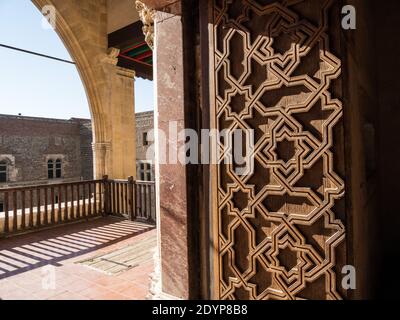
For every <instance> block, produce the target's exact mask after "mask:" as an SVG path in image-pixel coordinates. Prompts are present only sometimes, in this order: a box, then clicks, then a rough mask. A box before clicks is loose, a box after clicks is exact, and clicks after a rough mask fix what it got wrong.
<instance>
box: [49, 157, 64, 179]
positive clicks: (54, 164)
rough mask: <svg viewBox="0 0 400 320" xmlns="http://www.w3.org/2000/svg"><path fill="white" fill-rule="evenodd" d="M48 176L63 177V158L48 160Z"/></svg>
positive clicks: (52, 177) (50, 177)
mask: <svg viewBox="0 0 400 320" xmlns="http://www.w3.org/2000/svg"><path fill="white" fill-rule="evenodd" d="M47 178H48V179H61V178H62V160H61V159H57V160H56V161H54V160H49V161H47Z"/></svg>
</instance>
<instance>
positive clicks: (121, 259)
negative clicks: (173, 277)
mask: <svg viewBox="0 0 400 320" xmlns="http://www.w3.org/2000/svg"><path fill="white" fill-rule="evenodd" d="M155 239H156V230H155V229H154V227H153V226H149V225H146V224H143V223H137V222H131V221H127V220H121V219H119V218H115V217H107V218H101V219H97V220H94V221H90V222H84V223H79V224H74V225H66V226H61V227H58V228H53V229H49V230H43V231H39V232H36V233H31V234H26V235H21V236H16V237H12V238H8V239H0V299H3V300H143V299H145V298H146V296H147V295H148V293H149V287H150V274H151V273H153V270H154V261H153V258H152V257H153V253H154V252H155V249H156V240H155ZM126 261H129V264H128V263H125V262H126Z"/></svg>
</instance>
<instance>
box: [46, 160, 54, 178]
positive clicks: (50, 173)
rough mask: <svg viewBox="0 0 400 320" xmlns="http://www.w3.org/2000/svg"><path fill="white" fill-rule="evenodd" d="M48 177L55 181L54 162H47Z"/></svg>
mask: <svg viewBox="0 0 400 320" xmlns="http://www.w3.org/2000/svg"><path fill="white" fill-rule="evenodd" d="M47 177H48V178H49V179H54V161H53V160H49V161H47Z"/></svg>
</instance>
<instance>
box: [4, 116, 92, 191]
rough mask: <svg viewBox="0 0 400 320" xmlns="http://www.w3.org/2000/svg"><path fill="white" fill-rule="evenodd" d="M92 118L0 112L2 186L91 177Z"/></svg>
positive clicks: (87, 178)
mask: <svg viewBox="0 0 400 320" xmlns="http://www.w3.org/2000/svg"><path fill="white" fill-rule="evenodd" d="M91 144H92V129H91V121H90V120H86V119H75V118H73V119H70V120H59V119H46V118H33V117H21V116H11V115H0V171H1V173H2V174H0V183H1V186H2V187H7V186H8V187H11V186H16V185H24V184H26V185H29V184H32V183H35V184H37V183H40V184H47V183H52V182H67V181H77V180H90V179H93V155H92V146H91Z"/></svg>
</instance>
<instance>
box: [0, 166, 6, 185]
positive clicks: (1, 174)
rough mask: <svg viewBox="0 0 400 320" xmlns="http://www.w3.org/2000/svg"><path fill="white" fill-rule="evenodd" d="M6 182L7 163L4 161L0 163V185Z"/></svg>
mask: <svg viewBox="0 0 400 320" xmlns="http://www.w3.org/2000/svg"><path fill="white" fill-rule="evenodd" d="M1 182H7V163H6V162H4V161H1V162H0V183H1Z"/></svg>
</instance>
